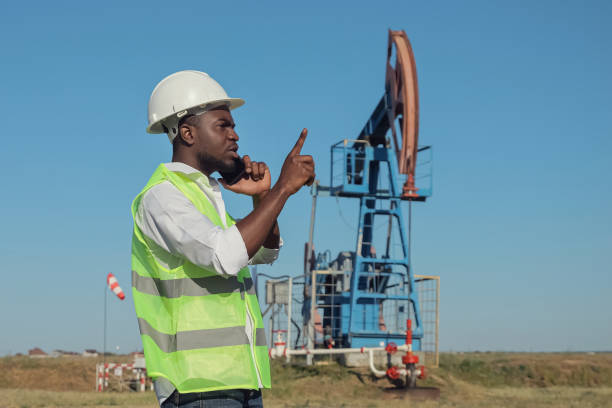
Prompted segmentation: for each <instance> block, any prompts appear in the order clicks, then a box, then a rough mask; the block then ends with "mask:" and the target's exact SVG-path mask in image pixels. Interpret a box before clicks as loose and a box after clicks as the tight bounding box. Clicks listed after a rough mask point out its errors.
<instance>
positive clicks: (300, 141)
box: [289, 128, 308, 156]
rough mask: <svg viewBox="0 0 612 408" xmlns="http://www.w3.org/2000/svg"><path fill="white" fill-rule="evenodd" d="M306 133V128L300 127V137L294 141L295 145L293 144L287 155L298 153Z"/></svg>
mask: <svg viewBox="0 0 612 408" xmlns="http://www.w3.org/2000/svg"><path fill="white" fill-rule="evenodd" d="M307 135H308V129H306V128H304V129H302V133H300V137H299V138H298V140H297V142H295V146H293V149H291V151H290V152H289V156H296V155H298V154H300V152H301V151H302V146H304V141H305V140H306V136H307Z"/></svg>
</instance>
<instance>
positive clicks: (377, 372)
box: [368, 350, 387, 377]
mask: <svg viewBox="0 0 612 408" xmlns="http://www.w3.org/2000/svg"><path fill="white" fill-rule="evenodd" d="M368 354H369V355H370V371H372V374H374V375H375V376H376V377H385V376H386V375H387V372H386V371H380V370H377V369H376V367H374V350H368Z"/></svg>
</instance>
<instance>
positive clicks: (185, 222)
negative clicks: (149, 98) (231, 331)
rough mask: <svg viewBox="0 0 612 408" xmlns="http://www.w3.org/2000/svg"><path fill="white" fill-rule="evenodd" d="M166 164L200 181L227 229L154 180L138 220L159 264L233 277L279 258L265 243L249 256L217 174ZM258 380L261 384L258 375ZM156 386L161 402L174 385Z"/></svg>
mask: <svg viewBox="0 0 612 408" xmlns="http://www.w3.org/2000/svg"><path fill="white" fill-rule="evenodd" d="M165 166H166V168H167V169H168V170H170V171H175V172H181V173H184V174H186V175H187V176H188V177H189V178H190V179H191V180H193V181H194V182H195V183H196V184H197V185H198V187H200V189H201V190H202V192H203V193H204V194H205V195H206V197H207V198H208V199H209V200H210V202H211V203H212V204H213V206H214V207H215V209H216V210H217V213H218V214H219V217H220V218H221V221H222V222H223V226H224V227H225V228H226V229H224V228H221V227H219V226H217V225H215V224H214V223H213V222H212V221H211V220H210V219H209V218H208V217H206V216H205V215H203V214H202V213H201V212H200V211H198V209H197V208H196V207H195V206H194V205H193V203H192V202H191V201H189V199H188V198H187V197H185V195H184V194H183V193H181V192H180V191H179V190H178V189H177V188H176V187H175V186H174V185H173V184H172V183H170V182H169V181H164V182H162V183H159V184H156V185H155V186H153V187H151V188H150V189H149V190H148V191H147V192H146V193H145V194H144V195H143V197H142V200H141V201H140V205H139V207H138V211H137V213H136V217H135V218H136V219H135V220H134V221H135V222H136V225H137V226H138V228H140V231H142V233H143V234H144V236H145V238H146V239H148V240H149V246H150V247H151V250H152V252H153V255H154V256H155V258H156V260H157V261H158V262H160V264H162V265H163V266H165V267H166V268H168V269H171V268H174V267H176V266H178V265H180V264H181V263H182V262H183V261H184V260H185V259H186V260H188V261H189V262H191V263H193V264H195V265H198V266H201V267H206V268H213V269H214V270H215V271H217V272H218V273H219V274H220V275H221V276H225V277H229V276H235V275H237V274H238V272H239V271H240V269H242V268H244V267H245V266H247V264H251V265H254V264H263V263H267V264H271V263H273V262H274V261H275V260H276V259H277V258H278V252H279V249H280V248H279V249H271V248H265V247H263V246H262V247H261V248H260V249H259V251H257V253H256V254H255V255H254V256H253V258H251V259H250V260H249V257H248V254H247V250H246V246H245V245H244V240H243V239H242V235H240V231H238V228H237V227H236V226H235V225H233V226H231V227H229V228H227V224H226V212H225V204H224V203H223V198H222V197H221V189H220V187H219V183H218V182H217V181H216V180H215V179H213V178H208V177H207V176H206V175H204V174H202V173H201V172H200V171H198V170H196V169H194V168H193V167H191V166H188V165H187V164H184V163H180V162H172V163H166V164H165ZM280 246H282V240H281V242H280V245H279V247H280ZM247 317H248V318H247V324H246V333H247V336H248V338H249V342H250V343H251V351H252V353H254V349H253V347H254V346H253V334H252V328H253V322H252V321H251V319H250V316H249V315H248V313H247ZM258 374H259V373H258ZM258 377H259V376H258ZM258 379H259V378H258ZM162 380H163V381H162ZM259 383H260V384H259V387H260V388H261V387H262V385H261V380H260V379H259ZM155 391H156V393H157V397H158V400H159V403H160V405H161V404H162V403H163V401H164V400H165V399H166V398H168V396H170V394H172V392H173V391H174V386H173V385H172V384H171V383H170V382H168V381H167V380H164V379H163V378H159V379H156V380H155Z"/></svg>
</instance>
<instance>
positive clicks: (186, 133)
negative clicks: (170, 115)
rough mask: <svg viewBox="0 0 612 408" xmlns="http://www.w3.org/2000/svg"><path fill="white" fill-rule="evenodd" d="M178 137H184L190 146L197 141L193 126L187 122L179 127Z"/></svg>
mask: <svg viewBox="0 0 612 408" xmlns="http://www.w3.org/2000/svg"><path fill="white" fill-rule="evenodd" d="M178 137H180V138H181V139H183V141H184V142H185V143H186V144H187V145H189V146H191V145H193V144H194V143H195V135H194V134H193V127H191V126H189V125H188V124H186V123H183V124H182V125H181V126H180V127H179V134H178Z"/></svg>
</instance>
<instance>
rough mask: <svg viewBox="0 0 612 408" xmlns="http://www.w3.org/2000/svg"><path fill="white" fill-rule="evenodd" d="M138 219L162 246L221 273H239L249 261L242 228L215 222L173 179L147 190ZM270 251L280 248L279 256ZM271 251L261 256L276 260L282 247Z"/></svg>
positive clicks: (226, 274) (142, 228) (142, 227)
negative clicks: (240, 229)
mask: <svg viewBox="0 0 612 408" xmlns="http://www.w3.org/2000/svg"><path fill="white" fill-rule="evenodd" d="M135 222H136V224H137V225H138V228H140V230H141V231H142V233H143V234H144V235H145V236H146V237H147V238H149V239H151V240H152V241H153V242H154V243H155V244H157V245H158V246H159V247H160V248H161V249H163V250H165V251H167V252H169V253H170V254H172V255H174V256H179V257H182V258H184V259H186V260H188V261H189V262H191V263H193V264H195V265H198V266H201V267H206V268H213V269H214V270H215V271H217V272H218V273H219V274H221V275H225V276H235V275H237V274H238V272H239V271H240V269H242V268H244V267H245V266H246V265H247V264H248V263H249V258H248V254H247V250H246V246H245V245H244V241H243V239H242V236H241V235H240V232H239V231H238V228H237V227H236V226H235V225H233V226H231V227H229V228H227V229H223V228H221V227H219V226H217V225H215V224H214V223H213V222H212V221H211V220H210V219H209V218H208V217H206V216H205V215H203V214H202V213H200V212H199V211H198V210H197V208H195V206H194V205H193V203H192V202H191V201H189V199H188V198H187V197H185V196H184V195H183V194H182V193H181V192H180V191H179V190H178V189H177V188H176V187H175V186H174V185H172V184H171V183H169V182H163V183H160V184H157V185H156V186H153V187H151V189H149V190H148V191H147V192H146V193H145V194H144V196H143V198H142V200H141V202H140V206H139V208H138V212H137V216H136V220H135ZM260 251H261V250H260ZM267 251H276V256H274V254H271V253H269V252H267ZM267 251H263V253H262V254H261V255H260V257H261V259H264V260H270V259H271V260H272V262H273V261H274V260H275V259H276V257H278V250H267ZM258 254H259V252H258V253H257V254H256V255H255V256H254V257H253V259H255V257H257V256H258ZM257 259H260V258H259V257H258V258H257Z"/></svg>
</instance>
